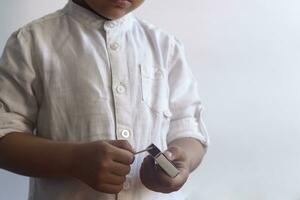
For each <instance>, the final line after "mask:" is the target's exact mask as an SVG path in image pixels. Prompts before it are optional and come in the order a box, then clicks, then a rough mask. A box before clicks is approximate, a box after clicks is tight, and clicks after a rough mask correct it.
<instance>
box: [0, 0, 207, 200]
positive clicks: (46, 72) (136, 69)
mask: <svg viewBox="0 0 300 200" xmlns="http://www.w3.org/2000/svg"><path fill="white" fill-rule="evenodd" d="M0 85H1V87H0V137H1V136H4V135H6V134H8V133H10V132H28V133H32V134H35V135H37V136H39V137H42V138H48V139H51V140H57V141H84V142H87V141H95V140H116V139H126V140H128V141H129V142H130V143H131V145H132V146H133V148H134V149H136V150H141V149H144V148H145V147H147V146H148V145H150V144H151V143H154V144H156V145H157V146H158V147H159V148H161V149H162V150H165V149H166V148H167V144H168V143H169V142H170V141H172V140H174V139H177V138H182V137H193V138H196V139H199V140H200V141H201V142H202V143H203V144H204V145H207V143H208V136H207V134H206V131H205V127H204V124H203V123H202V119H201V116H202V112H201V111H202V106H201V102H200V100H199V96H198V90H197V83H196V81H195V78H194V77H193V74H192V72H191V71H190V69H189V67H188V64H187V61H186V58H185V55H184V50H183V47H182V45H181V44H180V43H179V42H178V41H177V40H176V39H175V38H174V37H173V36H170V35H168V34H166V33H165V32H163V31H161V30H159V29H157V28H156V27H154V26H152V25H149V24H148V23H146V22H143V21H140V20H139V19H137V18H135V17H134V16H133V15H132V14H128V15H127V16H124V17H123V18H121V19H118V20H115V21H106V20H104V19H103V18H100V17H99V16H97V15H95V14H94V13H92V12H90V11H88V10H86V9H84V8H82V7H80V6H78V5H77V4H75V3H73V2H72V1H69V3H68V4H67V5H66V7H65V8H63V9H62V10H59V11H57V12H55V13H53V14H50V15H47V16H45V17H43V18H41V19H39V20H36V21H34V22H32V23H30V24H28V25H26V26H25V27H23V28H21V29H19V30H18V31H16V32H15V33H14V34H12V36H11V37H10V39H9V40H8V42H7V45H6V47H5V50H4V53H3V55H2V57H1V60H0ZM145 155H146V154H143V155H139V156H137V157H136V159H135V162H134V163H133V165H132V170H131V172H130V174H129V176H128V178H127V181H126V183H125V184H124V190H123V191H122V192H121V193H120V194H119V195H118V197H117V198H118V199H120V200H123V199H124V200H141V199H143V200H153V199H156V200H159V199H161V200H163V199H176V200H178V199H184V197H183V196H180V195H181V194H180V192H177V193H172V194H160V193H155V192H152V191H150V190H148V189H146V188H145V187H144V186H143V185H142V184H141V182H140V179H139V168H140V165H141V162H142V161H143V158H144V157H145ZM29 199H30V200H41V199H43V200H67V199H72V200H100V199H101V200H102V199H116V196H115V195H110V194H104V193H100V192H96V191H94V190H92V189H91V188H89V187H88V186H87V185H85V184H83V183H81V182H79V181H77V180H74V179H71V178H70V179H46V178H31V181H30V197H29Z"/></svg>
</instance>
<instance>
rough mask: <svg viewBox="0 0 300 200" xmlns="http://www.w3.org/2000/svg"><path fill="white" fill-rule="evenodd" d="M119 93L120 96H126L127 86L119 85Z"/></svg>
mask: <svg viewBox="0 0 300 200" xmlns="http://www.w3.org/2000/svg"><path fill="white" fill-rule="evenodd" d="M116 90H117V92H118V93H119V94H124V93H125V92H126V86H124V85H123V84H121V83H120V84H119V85H118V86H117V88H116Z"/></svg>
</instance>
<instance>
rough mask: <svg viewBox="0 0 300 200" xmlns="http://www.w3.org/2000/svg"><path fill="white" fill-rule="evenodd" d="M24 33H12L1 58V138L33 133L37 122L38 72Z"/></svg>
mask: <svg viewBox="0 0 300 200" xmlns="http://www.w3.org/2000/svg"><path fill="white" fill-rule="evenodd" d="M24 34H25V33H24V32H23V31H18V32H15V33H14V34H12V36H11V37H10V38H9V40H8V42H7V44H6V47H5V49H4V52H3V55H2V57H1V59H0V137H2V136H4V135H6V134H8V133H10V132H28V133H33V130H34V127H35V123H36V115H37V107H38V106H37V101H36V98H35V92H34V88H35V86H36V72H35V70H34V68H33V63H32V58H31V55H32V54H31V51H32V48H31V47H30V43H29V38H26V37H25V35H24Z"/></svg>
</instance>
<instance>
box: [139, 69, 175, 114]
mask: <svg viewBox="0 0 300 200" xmlns="http://www.w3.org/2000/svg"><path fill="white" fill-rule="evenodd" d="M140 74H141V87H142V101H143V102H144V103H145V104H146V106H147V107H149V108H150V109H151V110H152V111H153V112H155V113H157V114H164V115H166V117H168V116H169V115H171V114H170V110H169V87H168V79H167V72H166V70H165V69H164V68H162V67H160V66H151V65H143V64H141V65H140Z"/></svg>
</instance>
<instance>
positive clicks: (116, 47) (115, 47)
mask: <svg viewBox="0 0 300 200" xmlns="http://www.w3.org/2000/svg"><path fill="white" fill-rule="evenodd" d="M119 48H120V44H119V42H112V43H111V44H110V49H111V50H113V51H117V50H119Z"/></svg>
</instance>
